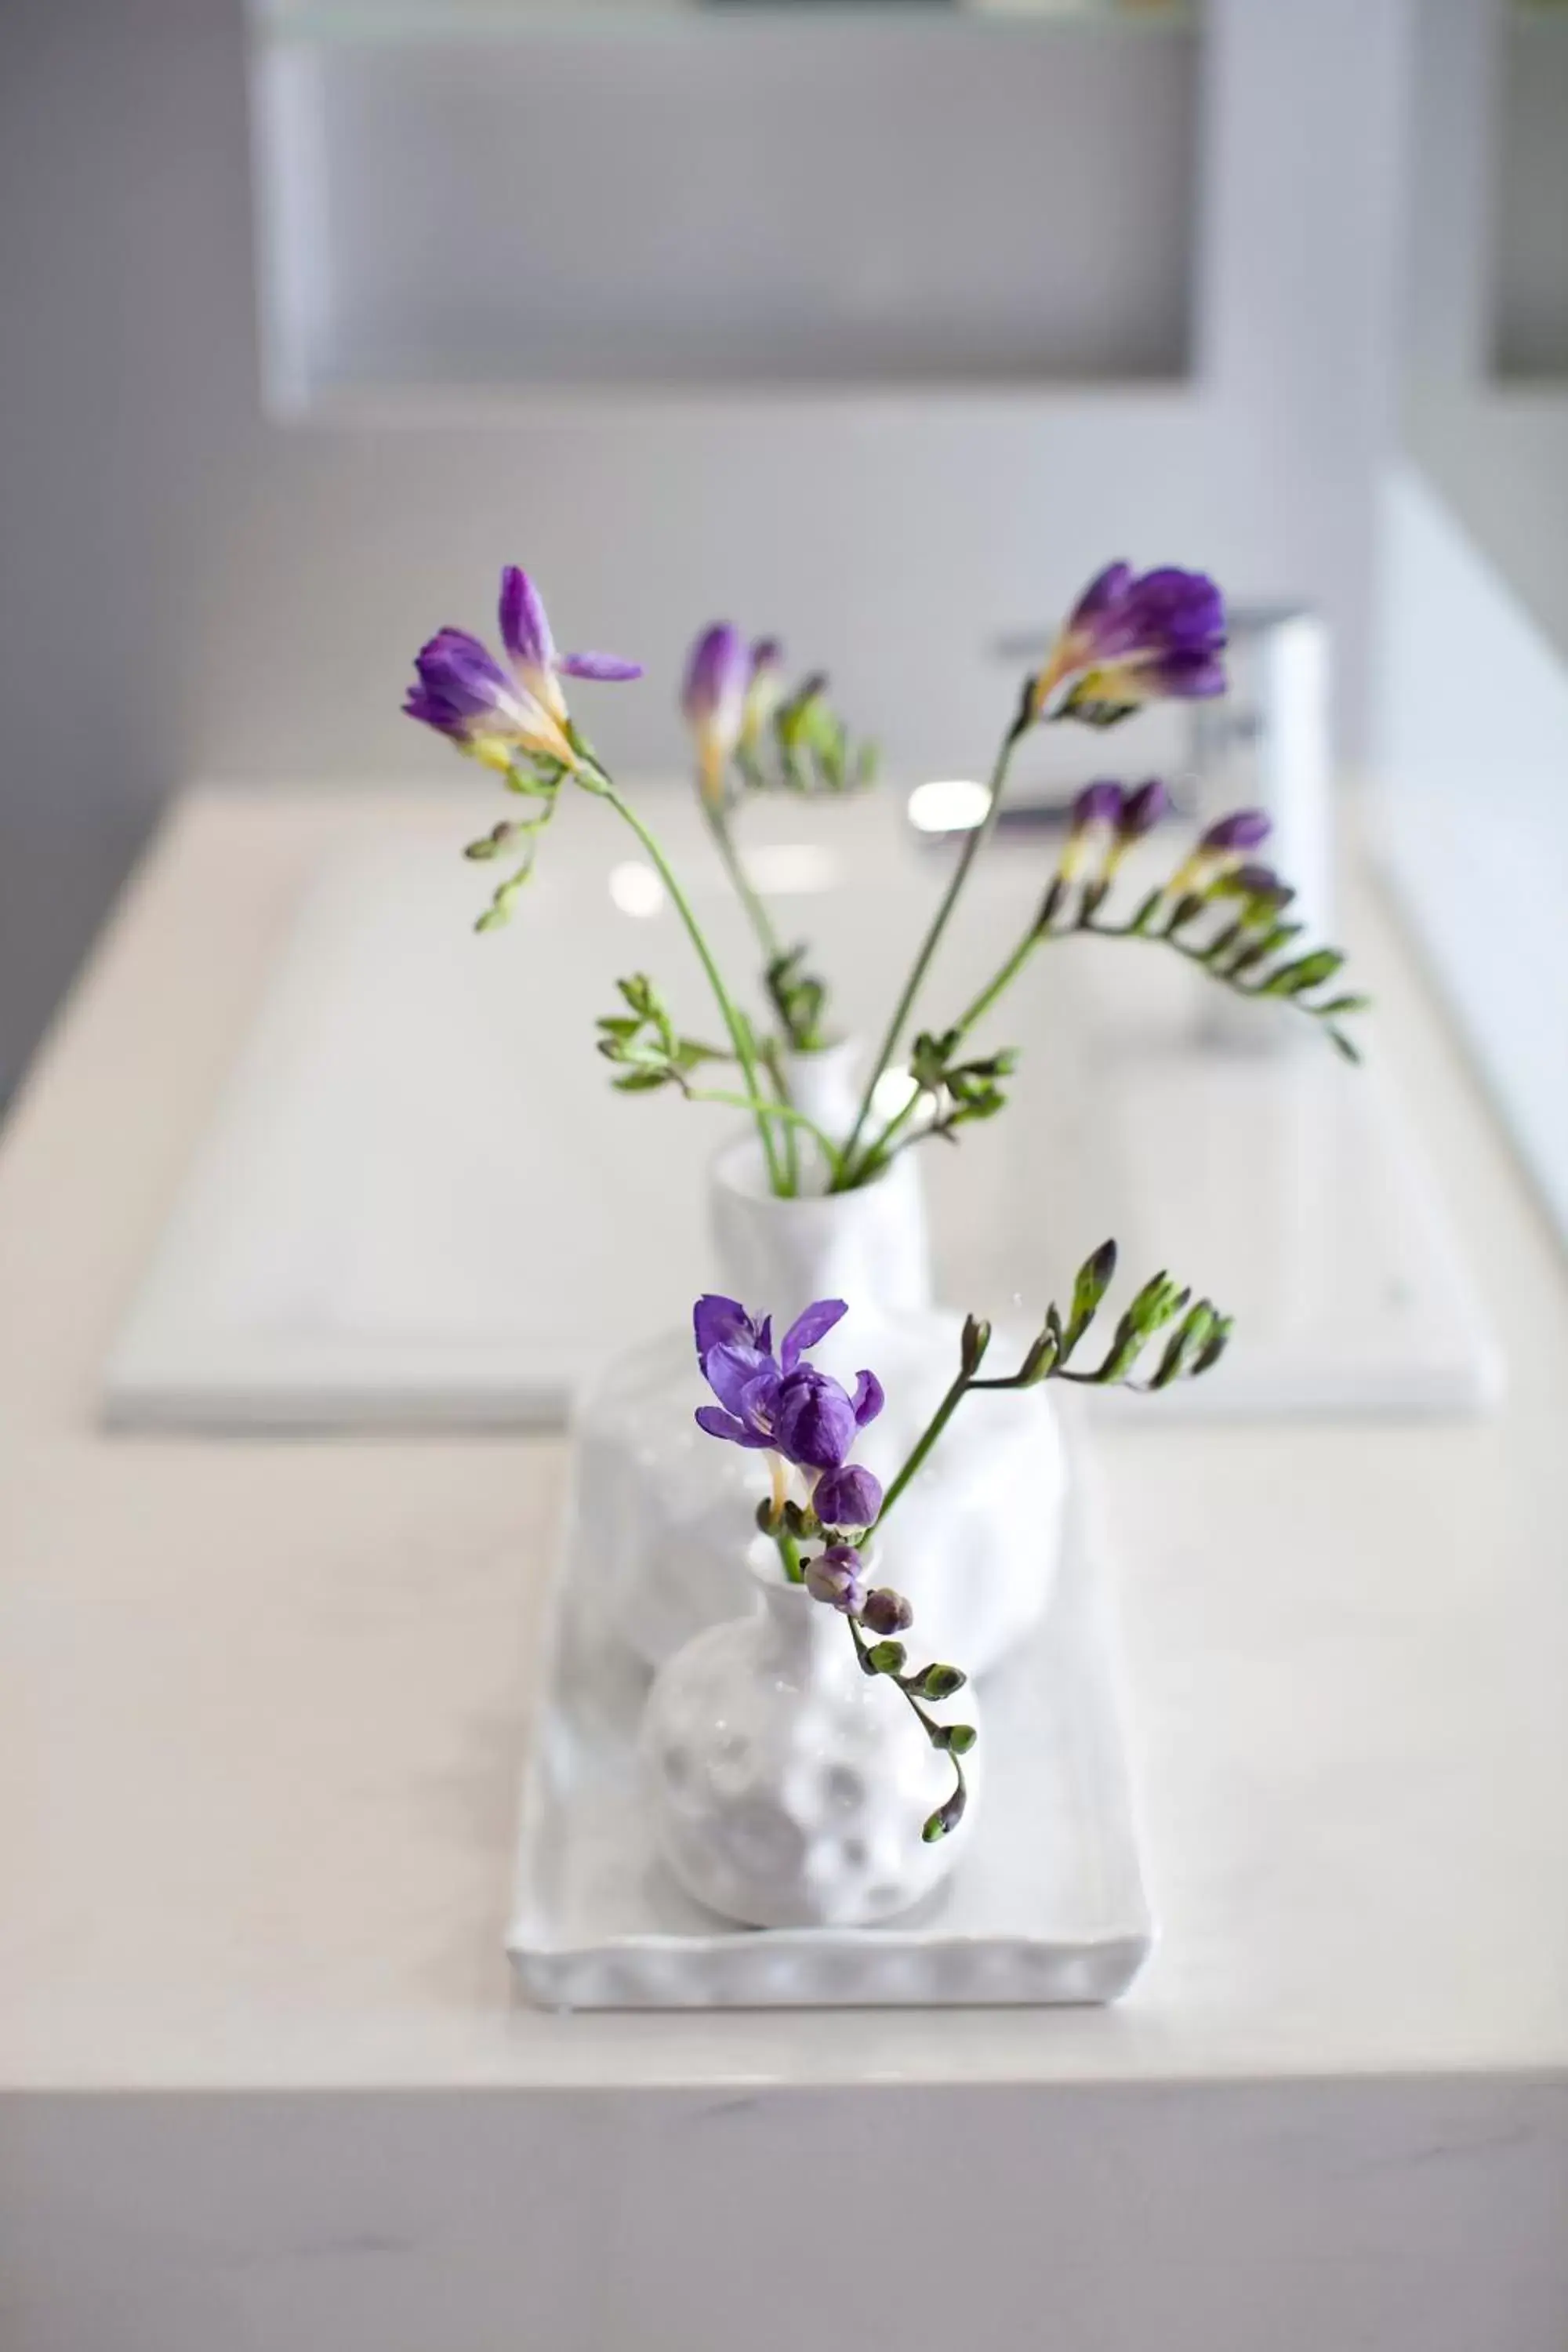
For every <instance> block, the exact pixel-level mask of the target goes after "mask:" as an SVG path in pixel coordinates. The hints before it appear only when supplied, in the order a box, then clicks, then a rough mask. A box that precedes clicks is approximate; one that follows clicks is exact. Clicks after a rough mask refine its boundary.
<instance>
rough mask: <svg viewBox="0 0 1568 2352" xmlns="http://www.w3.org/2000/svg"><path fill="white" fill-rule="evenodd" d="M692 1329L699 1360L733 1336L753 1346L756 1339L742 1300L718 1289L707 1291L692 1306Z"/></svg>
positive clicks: (722, 1345) (750, 1319) (723, 1344)
mask: <svg viewBox="0 0 1568 2352" xmlns="http://www.w3.org/2000/svg"><path fill="white" fill-rule="evenodd" d="M691 1332H692V1337H693V1338H694V1339H695V1340H696V1342H697V1360H698V1362H699V1363H700V1362H701V1361H702V1359H703V1357H704V1356H706V1355H707V1354H708V1352H709V1351H710V1349H713V1348H722V1347H724V1346H725V1345H726V1344H727V1343H728V1342H729V1341H730V1340H731V1339H744V1340H745V1341H746V1342H747V1343H748V1345H751V1346H754V1345H755V1344H756V1339H757V1334H756V1331H755V1329H754V1328H753V1327H752V1318H751V1317H750V1316H749V1315H748V1314H747V1312H746V1310H745V1308H744V1307H742V1304H741V1302H740V1300H739V1299H738V1298H724V1297H721V1296H720V1294H719V1293H718V1292H717V1291H716V1290H710V1291H707V1292H705V1293H704V1295H703V1296H702V1297H700V1299H699V1300H698V1302H697V1304H696V1306H695V1307H693V1308H692V1310H691Z"/></svg>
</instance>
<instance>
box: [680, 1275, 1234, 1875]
mask: <svg viewBox="0 0 1568 2352" xmlns="http://www.w3.org/2000/svg"><path fill="white" fill-rule="evenodd" d="M1115 1272H1116V1244H1115V1243H1114V1242H1106V1243H1104V1244H1102V1245H1101V1247H1100V1248H1099V1249H1098V1250H1096V1251H1095V1253H1094V1255H1093V1256H1092V1257H1090V1258H1089V1259H1087V1260H1086V1261H1085V1263H1084V1264H1083V1265H1081V1266H1080V1267H1079V1273H1078V1277H1077V1279H1076V1281H1075V1283H1074V1285H1073V1292H1072V1301H1071V1305H1070V1306H1069V1307H1068V1312H1067V1314H1066V1315H1065V1316H1064V1315H1063V1314H1062V1313H1061V1311H1060V1309H1059V1308H1058V1307H1056V1306H1054V1305H1052V1306H1050V1307H1047V1310H1046V1315H1045V1320H1044V1323H1043V1324H1042V1327H1041V1328H1040V1330H1039V1333H1038V1335H1037V1337H1036V1338H1035V1339H1033V1340H1032V1341H1031V1342H1030V1344H1029V1346H1028V1347H1027V1348H1026V1349H1025V1351H1024V1354H1023V1357H1022V1358H1021V1360H1020V1361H1019V1363H1018V1366H1017V1369H1016V1370H1015V1371H1012V1372H1009V1373H1006V1374H1000V1375H994V1376H992V1377H990V1378H986V1377H984V1373H983V1370H982V1368H983V1366H984V1362H985V1359H986V1355H987V1352H988V1350H989V1349H990V1346H991V1338H992V1333H991V1326H990V1325H989V1324H988V1323H985V1322H983V1321H982V1320H981V1319H980V1318H978V1317H976V1316H973V1315H972V1316H970V1317H969V1318H967V1319H966V1321H965V1323H964V1325H963V1334H962V1337H961V1339H960V1342H959V1362H958V1370H957V1372H956V1374H955V1376H954V1378H953V1381H952V1385H951V1386H950V1388H949V1389H948V1391H947V1392H946V1394H945V1395H944V1396H943V1397H942V1402H940V1404H939V1405H938V1406H937V1408H936V1410H935V1412H933V1413H932V1415H931V1419H930V1421H929V1422H928V1423H927V1424H926V1426H925V1428H924V1429H923V1430H922V1431H921V1434H920V1435H919V1437H918V1438H917V1439H916V1440H915V1443H914V1444H913V1445H912V1446H911V1447H910V1451H909V1453H908V1454H907V1455H906V1456H905V1459H904V1461H903V1463H902V1465H901V1466H900V1469H899V1471H898V1473H897V1475H895V1476H894V1477H893V1479H892V1480H891V1481H890V1482H889V1485H888V1486H887V1487H886V1488H884V1487H883V1486H882V1485H881V1483H880V1481H879V1479H878V1478H877V1477H876V1476H875V1475H874V1474H873V1473H872V1472H871V1471H870V1470H868V1469H867V1468H866V1467H865V1466H864V1465H863V1464H860V1463H857V1462H852V1461H851V1460H850V1458H849V1457H850V1454H852V1452H853V1450H854V1447H855V1443H856V1440H857V1439H858V1436H859V1434H860V1433H861V1431H862V1430H864V1429H866V1428H867V1427H868V1425H869V1424H870V1423H872V1422H873V1421H875V1420H876V1418H877V1416H878V1415H879V1413H880V1412H881V1411H882V1407H883V1405H884V1403H885V1402H886V1399H885V1397H884V1394H883V1391H882V1384H881V1382H880V1381H879V1379H878V1378H877V1375H876V1374H875V1372H872V1371H869V1370H863V1371H861V1372H859V1373H858V1374H857V1376H856V1381H855V1386H854V1388H853V1390H849V1389H846V1388H845V1387H844V1386H843V1384H842V1382H840V1381H837V1380H835V1379H834V1378H833V1377H832V1376H831V1374H829V1373H827V1372H824V1371H821V1370H818V1369H817V1367H816V1365H814V1364H811V1363H808V1362H807V1361H806V1359H807V1357H808V1355H809V1354H810V1351H811V1350H812V1349H813V1348H815V1347H816V1345H817V1344H818V1342H819V1341H821V1340H822V1339H826V1336H827V1334H828V1332H829V1331H831V1330H833V1329H834V1328H835V1327H836V1326H837V1324H838V1323H839V1322H841V1321H842V1320H843V1318H844V1317H845V1315H846V1314H847V1312H848V1308H847V1305H846V1302H845V1301H844V1300H843V1299H841V1298H819V1299H817V1300H816V1301H815V1302H814V1303H813V1304H812V1305H811V1306H809V1307H806V1308H805V1311H804V1312H803V1313H802V1314H800V1315H799V1316H797V1317H796V1318H795V1321H794V1322H793V1323H792V1324H791V1325H790V1327H789V1328H788V1330H787V1331H786V1332H785V1333H784V1337H783V1339H782V1340H781V1341H780V1343H779V1346H778V1349H777V1351H776V1353H775V1350H774V1347H773V1319H772V1318H771V1317H770V1316H767V1315H754V1314H752V1313H751V1312H750V1311H749V1310H748V1309H747V1308H746V1307H742V1304H741V1302H740V1301H739V1300H738V1299H734V1298H722V1297H717V1296H714V1295H712V1294H709V1295H707V1296H705V1297H701V1298H700V1299H699V1300H698V1301H697V1304H696V1307H695V1308H694V1309H693V1312H692V1331H693V1336H694V1338H695V1340H696V1345H697V1361H698V1364H699V1367H700V1370H701V1373H702V1377H703V1379H704V1380H705V1381H706V1382H707V1383H708V1386H709V1388H710V1390H711V1391H712V1392H713V1395H714V1397H715V1399H716V1400H717V1402H714V1403H712V1404H705V1405H701V1406H700V1407H699V1408H698V1411H697V1416H696V1418H697V1424H698V1427H699V1428H700V1429H701V1430H703V1431H705V1432H706V1433H707V1434H708V1435H709V1436H710V1437H715V1438H719V1439H721V1440H722V1441H723V1442H724V1443H726V1444H731V1445H739V1446H744V1447H746V1448H748V1449H749V1450H751V1451H753V1452H756V1453H761V1454H765V1455H766V1457H767V1463H768V1468H769V1473H770V1482H769V1490H768V1492H767V1494H766V1495H764V1496H763V1497H762V1499H761V1501H760V1502H759V1503H758V1505H757V1514H756V1516H757V1525H758V1527H759V1528H761V1529H762V1531H763V1534H764V1535H768V1536H771V1537H772V1538H773V1541H774V1543H775V1544H776V1545H777V1547H778V1553H779V1559H780V1563H781V1565H782V1568H783V1570H784V1576H785V1577H786V1578H787V1579H788V1580H789V1581H790V1582H791V1583H794V1584H804V1585H805V1589H806V1591H808V1592H809V1594H810V1595H811V1598H812V1599H813V1600H814V1601H820V1602H821V1603H822V1604H823V1605H824V1607H826V1608H830V1609H837V1611H838V1612H840V1614H841V1615H842V1616H843V1617H844V1618H845V1620H846V1622H847V1625H848V1628H849V1633H850V1637H851V1639H852V1640H853V1642H854V1644H855V1651H856V1655H857V1657H858V1660H859V1663H860V1667H861V1670H862V1672H863V1673H865V1674H867V1675H887V1676H888V1677H889V1680H890V1681H891V1682H892V1683H893V1684H894V1685H896V1686H897V1688H898V1689H899V1691H900V1693H901V1694H902V1696H903V1697H904V1699H905V1700H906V1702H907V1703H908V1705H909V1706H910V1711H911V1712H912V1714H913V1716H914V1717H915V1720H916V1722H917V1723H918V1724H919V1726H920V1727H921V1732H922V1733H923V1734H924V1736H925V1738H927V1739H929V1740H930V1742H931V1746H932V1747H933V1748H938V1749H940V1750H941V1751H942V1753H943V1754H945V1755H946V1756H948V1757H949V1758H950V1759H951V1760H952V1769H953V1787H952V1794H951V1795H950V1796H949V1797H948V1798H947V1799H946V1800H945V1801H944V1802H943V1803H942V1804H941V1805H940V1806H938V1807H937V1809H936V1811H933V1812H932V1813H931V1815H930V1816H929V1817H928V1818H927V1820H926V1822H925V1823H924V1825H923V1828H922V1831H921V1835H922V1836H923V1838H924V1840H925V1842H926V1843H928V1844H932V1843H935V1842H936V1841H937V1840H938V1839H940V1838H944V1837H947V1836H950V1835H951V1834H952V1832H953V1831H954V1830H956V1829H957V1827H958V1826H959V1823H960V1822H962V1821H963V1815H964V1809H965V1805H966V1802H967V1793H968V1792H967V1783H966V1781H965V1779H964V1772H963V1758H964V1757H965V1756H966V1755H968V1753H969V1752H970V1750H971V1748H973V1746H974V1744H975V1739H976V1736H977V1735H976V1732H975V1728H974V1727H973V1724H967V1723H943V1722H940V1721H938V1720H937V1718H936V1717H934V1716H932V1715H931V1713H930V1711H929V1709H930V1706H931V1703H933V1702H941V1701H942V1700H945V1699H949V1698H952V1697H953V1696H955V1695H956V1694H957V1693H958V1692H959V1691H961V1690H962V1689H963V1686H964V1684H965V1682H966V1681H967V1679H968V1678H967V1676H966V1675H964V1673H963V1670H962V1668H960V1667H958V1666H954V1665H950V1664H945V1663H942V1662H940V1661H938V1662H933V1663H931V1664H927V1665H924V1666H918V1667H914V1668H911V1667H910V1662H909V1653H908V1650H907V1648H906V1646H905V1643H903V1641H902V1640H901V1639H900V1636H901V1635H903V1634H905V1633H908V1632H909V1631H910V1627H911V1626H912V1624H913V1622H914V1612H913V1611H912V1610H911V1609H910V1604H909V1602H908V1601H907V1600H905V1598H904V1597H903V1595H902V1594H901V1593H900V1592H897V1591H893V1590H892V1589H891V1588H890V1587H889V1586H887V1585H876V1584H872V1583H871V1582H870V1581H869V1578H870V1573H871V1567H870V1563H871V1561H872V1559H873V1557H874V1549H873V1548H874V1546H875V1544H876V1542H877V1539H878V1538H879V1535H880V1534H881V1533H882V1531H883V1530H884V1529H885V1528H886V1526H887V1523H888V1519H889V1515H890V1514H891V1512H892V1511H893V1509H894V1507H895V1506H896V1505H897V1504H898V1503H899V1502H900V1500H901V1499H902V1497H903V1496H904V1495H905V1494H906V1493H907V1491H908V1490H909V1489H910V1486H912V1485H913V1484H914V1482H915V1480H916V1479H917V1478H918V1476H919V1475H920V1472H921V1469H922V1468H923V1466H924V1465H925V1463H926V1462H927V1460H928V1459H929V1457H930V1455H931V1452H932V1450H933V1449H934V1447H935V1446H936V1444H937V1443H938V1441H939V1439H940V1438H941V1436H942V1432H943V1431H944V1430H945V1429H946V1427H947V1425H948V1423H949V1422H951V1421H952V1417H953V1415H954V1413H956V1412H957V1411H958V1409H959V1407H960V1405H961V1404H963V1402H964V1400H965V1398H966V1397H968V1396H971V1395H973V1394H979V1393H981V1392H983V1391H1002V1390H1016V1389H1028V1388H1035V1387H1037V1386H1038V1385H1039V1384H1040V1383H1041V1382H1043V1381H1050V1380H1061V1381H1077V1382H1079V1383H1081V1384H1084V1385H1087V1386H1093V1387H1097V1388H1107V1387H1111V1386H1121V1387H1135V1388H1142V1389H1145V1390H1149V1391H1157V1390H1160V1389H1164V1388H1169V1387H1170V1386H1171V1384H1172V1382H1173V1381H1178V1380H1184V1379H1195V1378H1196V1377H1198V1376H1199V1375H1200V1374H1201V1373H1204V1372H1206V1371H1208V1370H1210V1369H1211V1368H1212V1367H1213V1366H1214V1365H1215V1364H1216V1363H1217V1362H1218V1361H1219V1359H1220V1357H1221V1355H1222V1354H1223V1353H1224V1351H1225V1348H1226V1341H1227V1340H1228V1339H1229V1337H1230V1328H1231V1327H1230V1319H1229V1318H1228V1317H1227V1316H1224V1315H1222V1314H1220V1312H1219V1311H1218V1309H1217V1308H1216V1307H1215V1306H1214V1305H1213V1304H1212V1302H1211V1301H1210V1300H1208V1299H1206V1298H1203V1299H1199V1300H1197V1301H1196V1302H1195V1303H1194V1302H1193V1300H1192V1294H1191V1292H1190V1291H1188V1290H1185V1289H1184V1288H1182V1287H1181V1286H1179V1285H1177V1284H1176V1283H1174V1282H1173V1281H1172V1280H1171V1278H1170V1276H1168V1275H1165V1274H1157V1275H1155V1276H1154V1277H1153V1278H1152V1281H1149V1282H1146V1283H1145V1284H1144V1285H1143V1286H1142V1289H1141V1290H1140V1291H1139V1292H1138V1294H1137V1296H1136V1297H1134V1298H1133V1299H1132V1300H1131V1303H1130V1304H1129V1305H1128V1307H1126V1308H1125V1309H1124V1311H1123V1312H1122V1314H1121V1316H1120V1318H1118V1320H1117V1323H1116V1326H1115V1328H1114V1330H1113V1332H1112V1334H1111V1338H1110V1344H1109V1345H1108V1347H1107V1348H1106V1349H1105V1351H1104V1353H1103V1355H1102V1356H1101V1358H1100V1361H1099V1362H1098V1363H1097V1364H1095V1365H1094V1366H1092V1368H1091V1367H1089V1366H1086V1365H1085V1364H1084V1363H1083V1361H1082V1359H1081V1356H1080V1353H1079V1351H1080V1349H1081V1348H1082V1345H1083V1342H1084V1341H1085V1340H1086V1339H1088V1337H1089V1330H1090V1327H1091V1326H1092V1325H1093V1323H1094V1321H1095V1318H1096V1317H1097V1316H1098V1314H1099V1312H1100V1306H1101V1304H1102V1302H1103V1300H1104V1298H1105V1296H1106V1293H1107V1291H1108V1290H1109V1289H1110V1284H1111V1281H1112V1278H1113V1277H1114V1275H1115ZM1172 1327H1174V1328H1172ZM1161 1331H1167V1332H1168V1333H1169V1337H1168V1338H1167V1339H1166V1342H1165V1345H1164V1347H1163V1349H1161V1351H1160V1354H1159V1358H1158V1360H1157V1361H1156V1363H1155V1365H1154V1368H1153V1370H1152V1372H1151V1373H1150V1374H1148V1376H1147V1377H1146V1378H1143V1379H1138V1378H1137V1377H1136V1374H1137V1372H1138V1370H1139V1367H1140V1365H1141V1363H1142V1362H1143V1361H1144V1360H1146V1357H1145V1351H1146V1349H1148V1348H1149V1345H1150V1343H1151V1341H1152V1339H1154V1338H1155V1337H1156V1335H1157V1334H1158V1333H1159V1332H1161ZM813 1546H816V1547H818V1549H811V1547H813ZM868 1636H869V1637H870V1638H869V1639H868Z"/></svg>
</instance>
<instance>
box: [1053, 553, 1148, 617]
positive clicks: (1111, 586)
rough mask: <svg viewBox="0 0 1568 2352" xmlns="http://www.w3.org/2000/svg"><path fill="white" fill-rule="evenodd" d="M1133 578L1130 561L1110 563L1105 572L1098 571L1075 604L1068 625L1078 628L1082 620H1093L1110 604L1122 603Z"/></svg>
mask: <svg viewBox="0 0 1568 2352" xmlns="http://www.w3.org/2000/svg"><path fill="white" fill-rule="evenodd" d="M1131 579H1132V566H1131V564H1130V563H1108V564H1107V565H1106V567H1105V569H1104V571H1103V572H1096V574H1095V576H1094V578H1093V579H1092V580H1091V581H1090V582H1089V586H1088V587H1087V588H1086V589H1085V590H1084V592H1083V594H1082V595H1081V596H1080V597H1079V600H1078V603H1077V604H1075V605H1074V606H1073V609H1072V618H1071V620H1070V621H1069V622H1068V627H1069V628H1076V627H1077V626H1078V625H1079V622H1081V621H1092V620H1093V619H1094V617H1095V615H1096V614H1098V613H1102V612H1104V610H1105V609H1106V607H1107V606H1108V605H1111V604H1120V603H1121V599H1122V597H1123V596H1124V595H1125V594H1126V593H1127V590H1128V587H1129V585H1130V584H1131Z"/></svg>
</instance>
